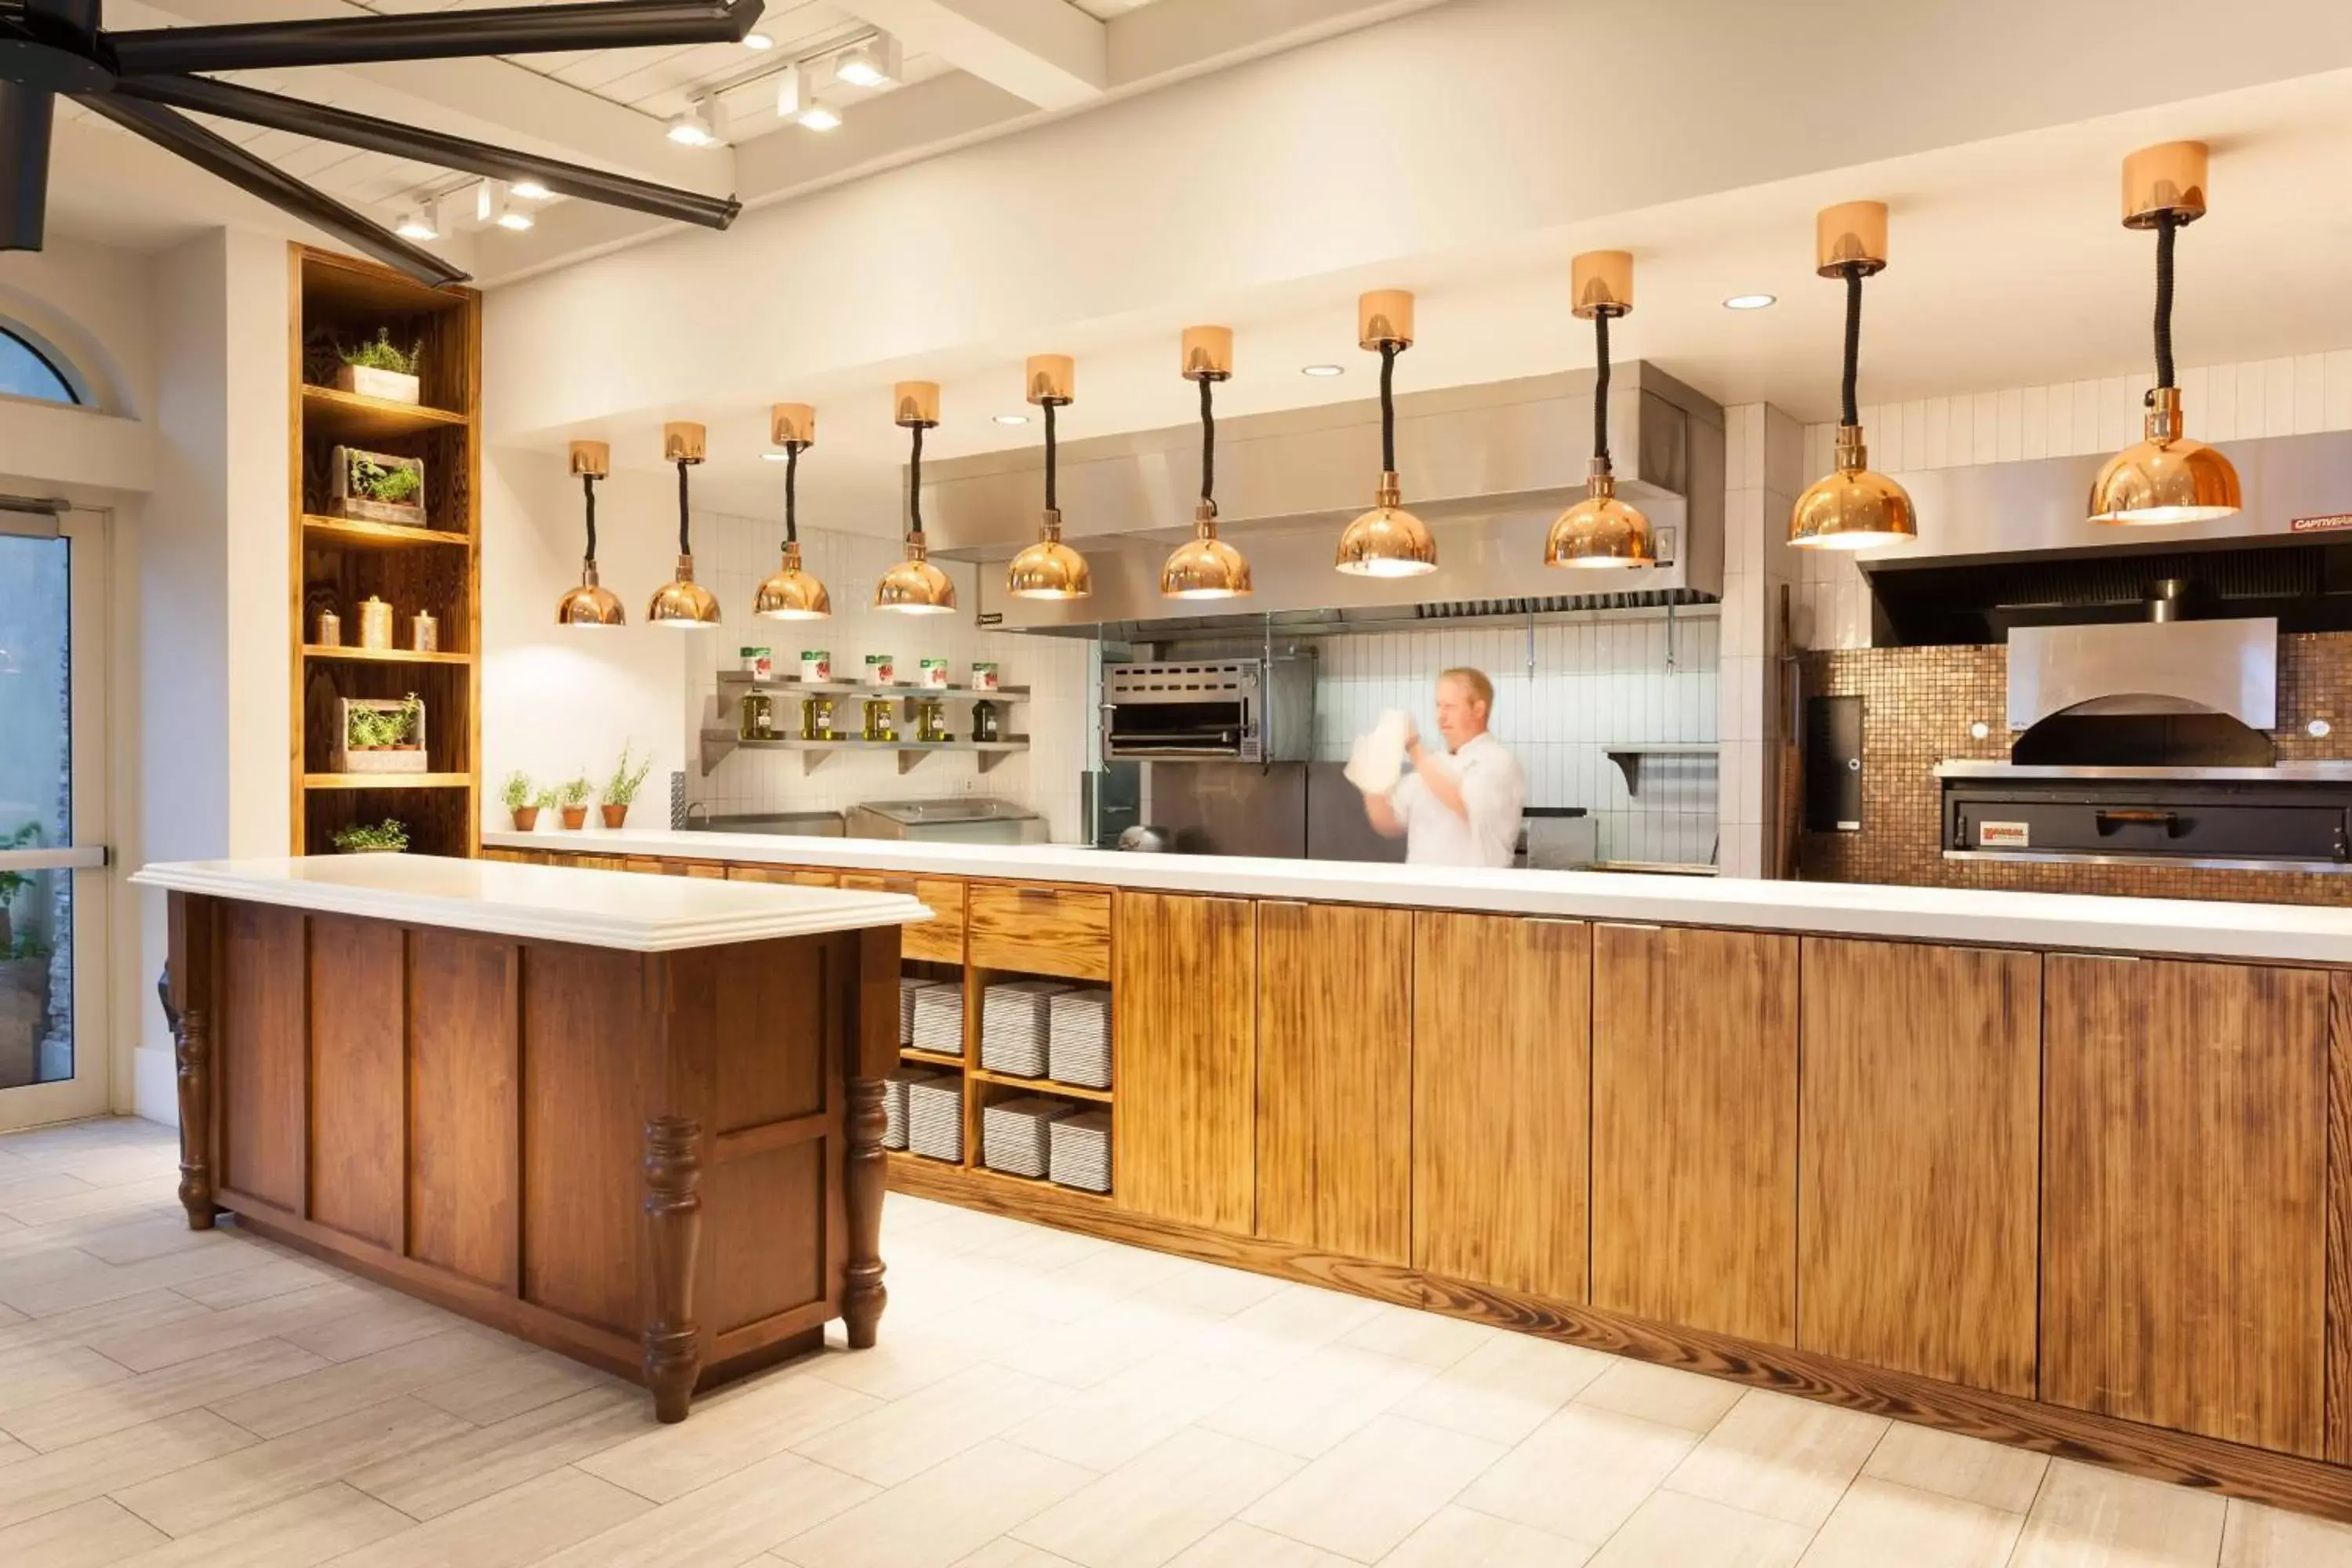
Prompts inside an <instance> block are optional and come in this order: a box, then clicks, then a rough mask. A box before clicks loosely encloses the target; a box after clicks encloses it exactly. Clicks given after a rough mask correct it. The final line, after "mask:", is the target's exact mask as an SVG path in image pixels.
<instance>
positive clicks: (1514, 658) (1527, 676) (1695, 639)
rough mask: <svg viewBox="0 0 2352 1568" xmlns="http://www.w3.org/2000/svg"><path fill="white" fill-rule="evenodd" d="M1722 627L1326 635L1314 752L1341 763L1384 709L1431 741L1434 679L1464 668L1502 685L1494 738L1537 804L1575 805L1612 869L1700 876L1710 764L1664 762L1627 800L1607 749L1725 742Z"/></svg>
mask: <svg viewBox="0 0 2352 1568" xmlns="http://www.w3.org/2000/svg"><path fill="white" fill-rule="evenodd" d="M1312 646H1313V647H1314V648H1315V649H1316V650H1317V655H1318V665H1317V680H1318V684H1317V687H1316V701H1315V725H1316V736H1315V752H1316V756H1317V758H1318V760H1319V761H1324V762H1344V761H1346V760H1347V756H1348V749H1349V745H1350V744H1351V743H1352V742H1354V740H1355V738H1356V737H1357V736H1358V735H1360V734H1361V733H1363V732H1364V731H1367V730H1369V729H1370V728H1371V726H1372V724H1373V721H1375V720H1377V719H1378V718H1379V717H1380V714H1381V711H1382V710H1386V709H1390V708H1399V709H1402V710H1405V711H1406V712H1409V713H1411V714H1412V715H1413V717H1414V721H1415V722H1416V723H1418V724H1419V725H1420V726H1421V730H1422V732H1423V734H1424V735H1433V734H1434V733H1435V732H1436V724H1437V721H1436V715H1435V711H1434V707H1433V704H1434V700H1435V693H1434V689H1433V686H1434V678H1435V677H1436V675H1437V672H1438V671H1440V670H1442V669H1447V668H1454V667H1455V666H1459V665H1467V666H1469V667H1471V668H1475V669H1481V670H1484V671H1485V672H1486V676H1487V679H1490V680H1492V681H1493V682H1494V683H1495V711H1494V715H1493V719H1492V727H1493V729H1494V731H1495V735H1496V739H1498V740H1500V741H1501V742H1503V743H1504V744H1505V745H1507V746H1508V747H1509V748H1510V749H1511V751H1512V752H1513V753H1514V754H1516V755H1517V758H1518V760H1519V765H1520V766H1521V767H1522V768H1524V769H1525V770H1526V772H1527V776H1528V805H1545V806H1572V805H1580V806H1583V807H1585V808H1586V809H1587V810H1589V811H1591V813H1592V814H1593V816H1594V817H1595V818H1596V819H1597V821H1598V824H1599V826H1600V840H1601V858H1603V859H1608V860H1645V861H1667V862H1675V863H1679V864H1685V865H1703V864H1706V863H1707V862H1708V861H1710V860H1712V859H1713V858H1714V856H1715V847H1716V835H1717V806H1716V764H1715V763H1714V761H1713V760H1711V759H1708V758H1704V757H1693V758H1675V759H1671V760H1668V759H1657V758H1654V759H1651V760H1649V761H1648V762H1645V763H1643V769H1642V791H1641V793H1640V794H1639V795H1633V794H1631V793H1630V792H1628V791H1627V789H1626V787H1625V780H1624V777H1623V775H1622V774H1621V773H1619V771H1618V769H1617V766H1616V764H1615V763H1612V762H1611V761H1609V759H1608V757H1607V756H1606V755H1605V754H1604V753H1605V752H1606V750H1607V748H1608V747H1609V746H1610V745H1611V744H1614V743H1623V742H1688V743H1697V744H1703V743H1706V742H1713V741H1714V740H1715V739H1716V737H1717V710H1718V706H1719V696H1718V693H1717V619H1716V617H1715V616H1714V615H1712V614H1703V615H1697V616H1677V617H1675V620H1674V621H1673V622H1672V623H1669V622H1668V621H1666V620H1664V619H1663V618H1644V619H1633V618H1629V617H1625V616H1604V615H1594V616H1579V617H1577V618H1574V619H1570V620H1565V621H1548V622H1546V623H1544V624H1543V625H1540V626H1536V627H1534V628H1533V630H1532V631H1530V630H1529V629H1528V628H1526V627H1510V626H1500V627H1487V626H1480V627H1466V628H1463V629H1459V630H1454V631H1412V632H1378V633H1371V634H1368V635H1363V636H1347V637H1318V638H1316V639H1315V640H1314V642H1313V645H1312Z"/></svg>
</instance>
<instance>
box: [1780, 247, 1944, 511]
mask: <svg viewBox="0 0 2352 1568" xmlns="http://www.w3.org/2000/svg"><path fill="white" fill-rule="evenodd" d="M1813 259H1814V270H1815V271H1816V272H1818V273H1820V275H1821V276H1822V277H1823V278H1842V279H1845V367H1844V374H1843V379H1842V380H1841V382H1840V384H1839V389H1838V406H1839V418H1838V433H1837V471H1836V472H1835V473H1833V474H1831V475H1830V476H1829V477H1828V478H1826V479H1816V480H1814V481H1813V484H1812V486H1811V488H1810V489H1807V490H1806V491H1805V493H1804V494H1803V495H1801V496H1799V497H1798V498H1797V505H1796V509H1795V510H1793V511H1791V512H1790V514H1789V542H1790V544H1791V545H1794V546H1796V547H1797V548H1799V549H1804V550H1874V549H1876V548H1877V547H1879V546H1880V545H1885V544H1908V543H1910V542H1912V541H1914V540H1916V539H1917V538H1918V537H1919V515H1918V512H1917V511H1916V509H1914V508H1913V506H1912V504H1911V497H1910V494H1909V492H1908V491H1906V490H1905V489H1904V488H1903V487H1902V486H1901V485H1898V484H1896V483H1895V481H1894V480H1893V479H1888V478H1887V477H1886V476H1885V474H1882V473H1880V472H1878V471H1877V470H1876V469H1874V468H1872V467H1871V466H1870V447H1869V446H1868V444H1867V443H1865V442H1864V440H1863V435H1862V416H1861V413H1860V411H1859V410H1858V408H1857V406H1856V405H1855V402H1854V392H1855V382H1856V380H1857V377H1858V374H1859V370H1860V364H1861V360H1862V280H1863V279H1865V278H1868V277H1870V276H1872V275H1873V274H1874V273H1877V272H1881V271H1884V270H1885V267H1886V204H1885V202H1847V203H1844V204H1843V205H1839V206H1833V207H1823V208H1822V210H1821V212H1820V214H1819V215H1818V216H1816V217H1815V218H1814V220H1813Z"/></svg>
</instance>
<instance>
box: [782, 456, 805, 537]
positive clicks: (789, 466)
mask: <svg viewBox="0 0 2352 1568" xmlns="http://www.w3.org/2000/svg"><path fill="white" fill-rule="evenodd" d="M806 445H807V443H806V442H804V441H787V442H785V443H784V544H785V547H786V548H788V549H789V548H790V547H791V546H793V545H795V544H798V543H799V542H801V521H800V477H801V448H802V447H804V446H806Z"/></svg>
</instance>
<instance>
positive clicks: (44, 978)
mask: <svg viewBox="0 0 2352 1568" xmlns="http://www.w3.org/2000/svg"><path fill="white" fill-rule="evenodd" d="M40 836H41V827H40V824H38V823H37V822H27V823H26V824H25V825H24V826H21V827H19V828H17V829H16V832H14V833H12V834H9V835H8V836H7V837H5V838H0V849H23V848H26V847H28V846H30V845H33V844H35V843H37V842H38V841H39V839H40ZM32 883H33V879H32V877H31V876H30V875H28V874H26V873H25V872H22V871H0V1089H15V1088H17V1087H19V1086H21V1085H24V1084H28V1083H30V1082H32V1081H33V1079H35V1077H36V1076H37V1074H38V1071H39V1067H40V1054H41V1037H42V1036H43V1035H44V1034H46V1033H47V1030H48V1020H49V944H48V942H46V941H45V940H43V939H42V937H41V936H40V934H39V933H38V932H36V931H17V930H16V926H15V921H14V920H13V918H12V912H11V907H12V906H13V905H14V904H15V903H16V896H17V895H18V894H19V893H22V892H23V891H24V890H25V889H26V888H29V887H30V886H32Z"/></svg>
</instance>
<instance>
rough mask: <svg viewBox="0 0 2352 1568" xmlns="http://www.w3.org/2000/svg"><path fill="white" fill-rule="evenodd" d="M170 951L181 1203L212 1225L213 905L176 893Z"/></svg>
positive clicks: (202, 1226) (169, 1017)
mask: <svg viewBox="0 0 2352 1568" xmlns="http://www.w3.org/2000/svg"><path fill="white" fill-rule="evenodd" d="M167 920H168V940H169V943H170V946H169V953H170V956H169V957H168V958H167V959H166V960H165V965H164V978H165V981H166V984H165V988H164V989H165V993H166V994H165V995H164V997H163V1011H164V1015H165V1019H166V1021H167V1022H168V1023H169V1024H170V1025H171V1026H172V1059H173V1066H174V1068H176V1070H177V1073H178V1078H179V1089H180V1206H181V1207H182V1208H184V1209H186V1210H187V1211H188V1228H189V1229H190V1230H210V1229H212V1227H213V1216H214V1215H215V1214H217V1213H218V1212H219V1211H218V1210H217V1209H216V1208H215V1207H214V1205H213V1191H214V1182H215V1177H214V1174H213V1034H212V999H213V998H212V977H213V945H212V932H213V906H212V902H211V900H207V899H198V898H193V897H191V896H190V895H188V894H186V893H176V892H175V893H173V895H172V896H171V901H170V903H169V905H168V914H167Z"/></svg>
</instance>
